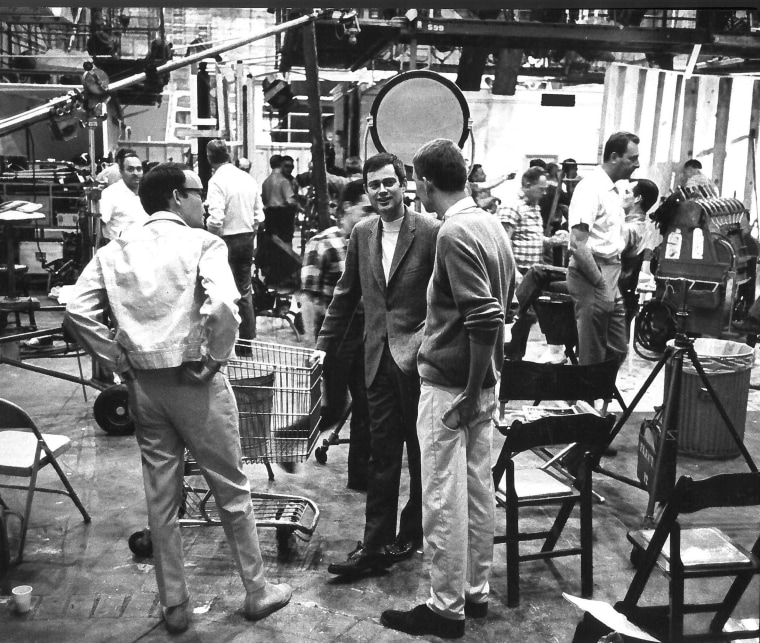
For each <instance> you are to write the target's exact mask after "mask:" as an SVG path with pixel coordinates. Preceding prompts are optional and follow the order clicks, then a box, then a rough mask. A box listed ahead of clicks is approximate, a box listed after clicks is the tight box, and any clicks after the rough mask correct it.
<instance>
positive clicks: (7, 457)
mask: <svg viewBox="0 0 760 643" xmlns="http://www.w3.org/2000/svg"><path fill="white" fill-rule="evenodd" d="M42 438H43V440H45V443H46V444H47V446H48V448H49V449H50V450H51V451H52V452H53V455H56V456H57V455H59V454H61V453H63V452H64V451H66V450H67V449H68V448H69V445H70V440H69V438H67V437H66V436H65V435H54V434H51V433H43V434H42ZM36 449H37V437H36V436H35V435H34V433H32V432H31V431H13V430H8V431H0V474H4V475H11V476H13V475H16V476H25V475H29V474H30V472H31V469H32V467H33V466H34V454H35V451H36ZM46 460H47V456H46V454H45V452H44V451H43V452H42V454H41V457H40V463H41V464H42V463H44V462H46Z"/></svg>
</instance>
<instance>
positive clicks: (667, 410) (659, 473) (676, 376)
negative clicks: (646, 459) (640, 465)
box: [644, 351, 683, 528]
mask: <svg viewBox="0 0 760 643" xmlns="http://www.w3.org/2000/svg"><path fill="white" fill-rule="evenodd" d="M673 362H674V363H673V370H672V371H671V375H670V385H669V386H668V392H667V395H666V397H665V400H664V402H663V407H664V408H663V421H662V430H661V433H660V440H659V443H658V445H657V455H656V457H655V461H654V473H653V474H652V480H651V482H650V485H649V501H648V502H647V510H646V513H645V514H644V527H645V528H648V527H651V526H652V524H653V521H654V506H655V504H656V503H657V500H658V495H659V494H658V491H659V488H660V485H661V484H662V483H663V482H664V481H663V473H664V472H663V468H664V467H665V457H666V456H668V457H669V456H670V455H672V454H669V453H666V452H667V447H666V440H667V437H668V433H669V432H670V431H671V429H675V427H676V423H677V421H678V411H679V403H680V398H681V374H682V372H683V353H682V352H681V351H676V353H675V357H674V359H673ZM673 482H674V481H671V485H672V484H673Z"/></svg>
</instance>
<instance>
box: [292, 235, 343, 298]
mask: <svg viewBox="0 0 760 643" xmlns="http://www.w3.org/2000/svg"><path fill="white" fill-rule="evenodd" d="M347 247H348V239H347V238H346V235H345V233H344V232H343V230H341V229H340V228H339V227H337V226H333V227H332V228H327V229H326V230H322V232H319V233H317V234H315V235H314V236H313V237H312V238H311V239H309V242H308V243H307V244H306V248H305V250H304V255H303V267H302V268H301V284H302V285H301V288H302V289H303V290H305V291H306V292H308V293H310V294H312V295H314V296H316V297H318V298H319V300H320V302H321V303H323V304H324V305H325V306H327V305H328V304H329V303H330V301H331V300H332V296H333V291H334V290H335V286H336V284H337V283H338V280H339V279H340V276H341V275H342V274H343V270H344V268H345V267H346V248H347Z"/></svg>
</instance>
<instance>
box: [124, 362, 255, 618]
mask: <svg viewBox="0 0 760 643" xmlns="http://www.w3.org/2000/svg"><path fill="white" fill-rule="evenodd" d="M179 373H180V369H179V368H164V369H156V370H138V371H136V379H135V380H134V381H131V382H128V387H129V411H130V413H131V414H132V417H133V418H134V420H135V435H136V437H137V443H138V445H139V446H140V453H141V456H142V469H143V483H144V485H145V500H146V502H147V505H148V525H149V526H150V534H151V540H152V542H153V557H154V562H155V565H156V579H157V582H158V593H159V597H160V599H161V604H162V605H163V606H164V607H171V606H173V605H179V604H180V603H182V602H184V601H185V599H187V598H188V591H187V585H186V582H185V572H184V562H183V557H182V536H181V535H180V527H179V523H178V522H177V518H178V512H179V508H180V505H181V502H182V478H183V470H184V452H185V447H187V448H188V449H189V450H190V453H191V454H192V455H193V457H194V458H195V461H196V462H197V463H198V466H199V467H200V469H201V471H202V472H203V476H204V477H205V479H206V482H207V484H208V485H209V489H210V490H211V492H212V493H213V495H214V498H215V499H216V505H217V508H218V510H219V517H220V519H221V521H222V526H223V528H224V533H225V535H226V536H227V540H228V542H229V544H230V549H231V551H232V556H233V558H234V560H235V563H236V565H237V568H238V572H239V573H240V576H241V578H242V579H243V585H244V586H245V589H246V591H248V592H253V591H256V590H258V589H260V588H261V587H263V586H264V583H265V579H264V565H263V562H262V560H261V550H260V548H259V537H258V533H257V531H256V519H255V517H254V514H253V506H252V504H251V488H250V484H249V482H248V478H247V477H246V475H245V473H244V472H243V468H242V452H241V449H240V434H239V431H238V410H237V405H236V403H235V398H234V395H233V393H232V388H231V387H230V385H229V382H228V381H227V378H226V377H225V376H224V375H223V374H221V373H217V374H216V375H215V376H214V378H213V379H212V380H211V381H210V382H208V383H207V384H202V385H192V384H184V383H182V382H181V381H180V377H179Z"/></svg>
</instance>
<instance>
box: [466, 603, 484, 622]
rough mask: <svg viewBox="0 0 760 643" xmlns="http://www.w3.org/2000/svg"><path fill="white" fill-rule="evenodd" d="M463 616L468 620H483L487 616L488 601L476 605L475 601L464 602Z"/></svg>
mask: <svg viewBox="0 0 760 643" xmlns="http://www.w3.org/2000/svg"><path fill="white" fill-rule="evenodd" d="M464 615H465V616H469V617H470V618H485V617H486V616H487V615H488V601H486V602H485V603H476V602H475V601H468V600H466V599H465V601H464Z"/></svg>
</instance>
